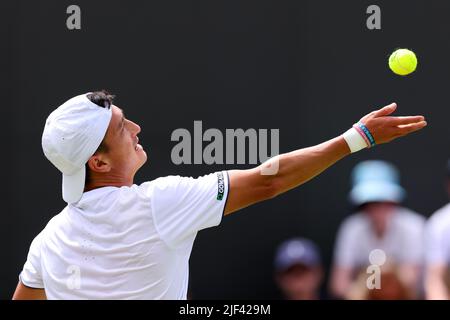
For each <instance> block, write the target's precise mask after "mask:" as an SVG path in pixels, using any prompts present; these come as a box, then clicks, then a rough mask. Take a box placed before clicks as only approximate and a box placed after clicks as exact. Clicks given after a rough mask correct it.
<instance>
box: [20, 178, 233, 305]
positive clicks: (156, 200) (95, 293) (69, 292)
mask: <svg viewBox="0 0 450 320" xmlns="http://www.w3.org/2000/svg"><path fill="white" fill-rule="evenodd" d="M227 197H228V174H227V172H226V171H221V172H216V173H212V174H209V175H206V176H202V177H199V178H197V179H194V178H187V177H180V176H169V177H164V178H158V179H156V180H153V181H151V182H146V183H143V184H141V185H139V186H138V185H133V186H131V187H120V188H118V187H103V188H99V189H95V190H91V191H88V192H85V193H84V194H83V197H82V198H81V200H80V201H78V202H77V203H75V204H73V205H72V204H71V205H68V206H67V207H65V208H64V209H63V210H62V211H61V213H59V214H58V215H56V216H55V217H54V218H53V219H51V220H50V222H49V223H48V224H47V226H46V227H45V228H44V230H42V232H41V233H40V234H39V235H38V236H37V237H36V238H35V239H34V240H33V242H32V244H31V247H30V250H29V253H28V257H27V261H26V263H25V265H24V268H23V270H22V272H21V274H20V280H21V281H22V283H23V284H24V285H26V286H28V287H32V288H45V292H46V295H47V298H48V299H186V297H187V289H188V280H189V257H190V254H191V250H192V245H193V243H194V240H195V237H196V235H197V232H198V231H199V230H202V229H204V228H208V227H213V226H217V225H218V224H219V223H220V222H221V220H222V216H223V212H224V208H225V203H226V200H227Z"/></svg>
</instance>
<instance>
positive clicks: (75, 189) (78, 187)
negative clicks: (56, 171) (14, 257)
mask: <svg viewBox="0 0 450 320" xmlns="http://www.w3.org/2000/svg"><path fill="white" fill-rule="evenodd" d="M85 179H86V168H85V167H84V166H83V167H82V168H81V169H80V170H78V171H77V172H75V173H74V174H72V175H70V176H69V175H65V174H63V183H62V194H63V199H64V201H66V202H67V203H75V202H78V200H80V199H81V196H82V195H83V190H84V183H85Z"/></svg>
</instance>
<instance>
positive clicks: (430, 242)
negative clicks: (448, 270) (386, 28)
mask: <svg viewBox="0 0 450 320" xmlns="http://www.w3.org/2000/svg"><path fill="white" fill-rule="evenodd" d="M425 235H426V237H425V244H426V255H425V256H426V261H427V263H428V264H435V265H450V203H449V204H447V205H446V206H444V207H443V208H441V209H439V210H438V211H436V212H435V213H434V214H433V215H432V216H431V217H430V219H429V220H428V222H427V225H426V233H425Z"/></svg>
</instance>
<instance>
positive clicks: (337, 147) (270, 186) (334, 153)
mask: <svg viewBox="0 0 450 320" xmlns="http://www.w3.org/2000/svg"><path fill="white" fill-rule="evenodd" d="M396 107H397V106H396V104H390V105H388V106H386V107H384V108H382V109H379V110H376V111H373V112H371V113H369V114H368V115H366V116H364V117H363V118H362V119H361V120H360V122H362V123H363V124H364V125H365V126H366V127H367V128H368V129H369V130H370V132H371V133H372V135H373V137H374V139H375V141H376V142H377V143H378V144H382V143H386V142H389V141H391V140H394V139H396V138H398V137H401V136H405V135H407V134H409V133H411V132H414V131H417V130H420V129H422V128H423V127H425V126H426V122H425V121H424V117H423V116H411V117H392V116H389V115H390V114H391V113H393V112H394V111H395V109H396ZM349 153H350V149H349V147H348V144H347V142H346V141H345V139H344V138H343V137H342V136H338V137H336V138H333V139H331V140H328V141H326V142H323V143H321V144H318V145H316V146H313V147H309V148H304V149H299V150H295V151H293V152H289V153H285V154H281V155H278V156H276V157H273V158H271V159H270V160H268V161H267V162H265V163H263V164H261V165H260V166H258V167H256V168H253V169H249V170H230V171H229V172H228V175H229V179H230V185H229V193H228V200H227V204H226V207H225V214H230V213H232V212H235V211H237V210H239V209H242V208H244V207H247V206H249V205H252V204H254V203H257V202H260V201H264V200H267V199H270V198H273V197H275V196H277V195H279V194H281V193H284V192H286V191H288V190H290V189H292V188H295V187H297V186H299V185H301V184H303V183H305V182H307V181H308V180H310V179H312V178H314V177H315V176H317V175H318V174H320V173H321V172H323V171H324V170H326V169H327V168H328V167H330V166H331V165H333V164H334V163H335V162H337V161H338V160H340V159H342V158H344V157H345V156H347V155H348V154H349ZM271 171H273V173H272V172H271ZM264 172H265V173H272V174H263V173H264Z"/></svg>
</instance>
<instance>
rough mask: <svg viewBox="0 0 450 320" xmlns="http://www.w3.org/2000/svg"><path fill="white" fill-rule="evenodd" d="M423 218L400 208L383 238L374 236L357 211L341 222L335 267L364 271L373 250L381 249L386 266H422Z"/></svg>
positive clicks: (366, 221) (367, 223)
mask: <svg viewBox="0 0 450 320" xmlns="http://www.w3.org/2000/svg"><path fill="white" fill-rule="evenodd" d="M424 224H425V218H424V217H423V216H422V215H420V214H417V213H415V212H413V211H411V210H409V209H406V208H402V207H399V208H398V209H397V210H396V211H395V212H394V213H393V215H392V219H391V220H390V223H389V225H388V227H387V230H386V233H385V234H384V236H383V237H382V238H379V237H377V235H376V234H375V231H374V229H373V227H372V226H371V222H370V220H369V217H368V216H367V215H366V214H365V213H363V212H358V213H356V214H354V215H351V216H349V217H348V218H346V219H345V220H344V222H343V223H342V225H341V226H340V228H339V231H338V236H337V239H336V247H335V253H334V259H335V264H336V265H337V266H339V267H346V268H366V267H367V266H368V265H370V261H369V255H370V252H371V251H372V250H375V249H380V250H383V251H384V253H385V254H386V258H387V260H386V261H387V262H389V263H399V264H402V263H411V264H418V265H421V264H422V261H423V229H424Z"/></svg>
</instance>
